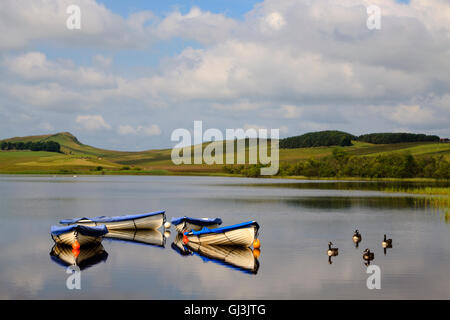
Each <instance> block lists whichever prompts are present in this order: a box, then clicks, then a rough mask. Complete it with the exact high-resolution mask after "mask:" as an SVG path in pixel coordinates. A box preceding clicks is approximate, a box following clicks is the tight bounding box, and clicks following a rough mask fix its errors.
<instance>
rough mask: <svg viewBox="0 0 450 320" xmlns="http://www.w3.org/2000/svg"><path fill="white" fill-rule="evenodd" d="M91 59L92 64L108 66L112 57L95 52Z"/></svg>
mask: <svg viewBox="0 0 450 320" xmlns="http://www.w3.org/2000/svg"><path fill="white" fill-rule="evenodd" d="M92 61H93V62H94V64H96V65H98V66H100V67H109V66H110V65H111V63H112V58H111V57H105V56H102V55H101V54H97V55H95V56H93V57H92Z"/></svg>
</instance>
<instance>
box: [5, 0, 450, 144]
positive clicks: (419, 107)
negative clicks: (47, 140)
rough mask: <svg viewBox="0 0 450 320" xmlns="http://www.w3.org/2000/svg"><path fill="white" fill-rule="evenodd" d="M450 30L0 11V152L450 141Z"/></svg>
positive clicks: (241, 3)
mask: <svg viewBox="0 0 450 320" xmlns="http://www.w3.org/2000/svg"><path fill="white" fill-rule="evenodd" d="M70 5H77V6H78V7H79V8H80V12H81V16H80V29H68V28H67V25H66V22H67V19H68V18H69V17H70V15H71V14H70V13H67V12H66V11H67V8H68V7H69V6H70ZM370 5H376V6H378V7H379V8H380V13H381V14H380V28H379V29H369V28H368V27H367V20H368V18H369V16H368V13H367V7H369V6H370ZM449 21H450V3H449V2H448V1H447V0H410V1H406V0H398V1H395V0H370V1H365V0H265V1H250V0H222V1H219V0H202V1H194V0H189V1H181V0H178V1H175V0H168V1H154V0H152V1H144V0H142V1H138V0H130V1H108V0H2V1H1V2H0V115H1V116H0V139H3V138H8V137H13V136H27V135H37V134H48V133H56V132H63V131H69V132H71V133H72V134H74V135H75V136H77V137H78V138H79V140H80V141H82V142H83V143H85V144H90V145H93V146H96V147H101V148H108V149H116V150H129V151H135V150H146V149H154V148H170V147H173V146H174V145H175V144H176V142H173V141H171V134H172V132H173V131H174V130H175V129H177V128H185V129H188V130H190V131H193V127H194V121H195V120H201V121H203V128H204V130H206V129H208V128H217V129H219V130H221V131H222V132H223V133H225V130H226V129H234V128H243V129H248V128H255V129H258V128H267V129H272V128H274V129H275V128H277V129H279V130H280V136H281V137H287V136H293V135H299V134H302V133H306V132H310V131H319V130H343V131H347V132H350V133H352V134H355V135H358V134H363V133H371V132H392V131H395V132H416V133H425V134H436V135H439V136H441V137H450V124H449V123H450V121H449V120H450V24H449V23H448V22H449Z"/></svg>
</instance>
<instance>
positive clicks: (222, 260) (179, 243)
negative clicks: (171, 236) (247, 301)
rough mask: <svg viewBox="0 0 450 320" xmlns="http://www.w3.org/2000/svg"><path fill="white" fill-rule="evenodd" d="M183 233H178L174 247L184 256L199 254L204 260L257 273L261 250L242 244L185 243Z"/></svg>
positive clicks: (245, 271)
mask: <svg viewBox="0 0 450 320" xmlns="http://www.w3.org/2000/svg"><path fill="white" fill-rule="evenodd" d="M182 239H183V238H182V236H181V235H177V237H176V238H175V240H174V242H173V243H172V249H174V250H175V251H176V252H177V253H179V254H180V255H182V256H190V255H198V256H200V257H201V258H202V259H203V261H204V262H209V261H212V262H214V263H217V264H221V265H223V266H225V267H228V268H232V269H234V270H239V271H241V272H244V273H250V274H257V273H258V269H259V261H258V258H257V257H259V255H260V251H259V250H258V249H255V250H254V251H252V249H250V248H246V247H240V246H217V245H200V244H198V243H193V242H188V243H187V244H183V240H182Z"/></svg>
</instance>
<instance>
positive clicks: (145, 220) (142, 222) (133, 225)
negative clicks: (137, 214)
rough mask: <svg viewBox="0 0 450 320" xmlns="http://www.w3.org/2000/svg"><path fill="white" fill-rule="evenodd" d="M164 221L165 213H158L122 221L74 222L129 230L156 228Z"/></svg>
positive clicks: (110, 228)
mask: <svg viewBox="0 0 450 320" xmlns="http://www.w3.org/2000/svg"><path fill="white" fill-rule="evenodd" d="M164 222H165V214H164V213H160V214H156V215H152V216H147V217H142V218H136V219H132V220H124V221H114V222H93V221H90V220H79V221H77V222H76V223H77V224H80V225H83V226H88V227H93V226H99V225H105V226H106V227H107V228H108V230H130V229H158V228H160V227H161V226H162V225H163V224H164Z"/></svg>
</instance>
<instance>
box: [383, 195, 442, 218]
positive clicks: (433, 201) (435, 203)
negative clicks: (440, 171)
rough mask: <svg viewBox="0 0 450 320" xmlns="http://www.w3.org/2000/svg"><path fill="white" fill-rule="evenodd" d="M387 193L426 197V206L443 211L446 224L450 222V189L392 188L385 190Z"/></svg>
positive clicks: (424, 199) (424, 198)
mask: <svg viewBox="0 0 450 320" xmlns="http://www.w3.org/2000/svg"><path fill="white" fill-rule="evenodd" d="M384 191H386V192H404V193H411V194H420V195H424V197H423V201H424V203H425V206H428V207H431V208H435V209H439V210H442V211H443V212H444V219H445V221H446V222H448V221H449V220H450V188H439V187H426V188H404V187H390V188H386V189H384Z"/></svg>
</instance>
